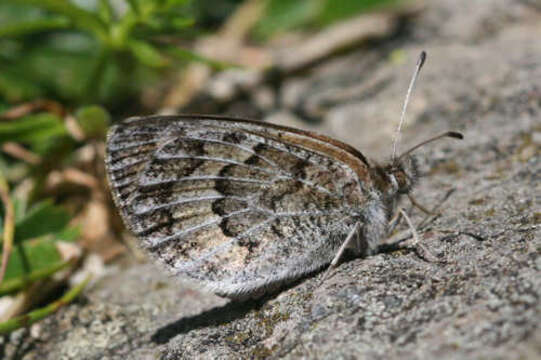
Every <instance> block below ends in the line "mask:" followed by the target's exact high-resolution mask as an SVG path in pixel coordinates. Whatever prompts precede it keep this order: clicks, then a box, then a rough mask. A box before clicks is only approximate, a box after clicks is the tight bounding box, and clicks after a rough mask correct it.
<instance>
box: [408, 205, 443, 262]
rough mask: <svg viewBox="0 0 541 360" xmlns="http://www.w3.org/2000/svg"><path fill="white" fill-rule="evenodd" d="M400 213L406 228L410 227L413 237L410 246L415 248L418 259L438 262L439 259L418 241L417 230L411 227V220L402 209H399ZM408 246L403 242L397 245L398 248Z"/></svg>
mask: <svg viewBox="0 0 541 360" xmlns="http://www.w3.org/2000/svg"><path fill="white" fill-rule="evenodd" d="M400 213H401V214H402V216H403V217H404V219H406V222H407V223H408V226H409V227H410V230H411V233H412V235H413V242H412V243H411V245H413V246H414V247H415V251H416V252H417V255H419V256H420V257H422V258H423V259H425V260H426V261H428V262H439V261H440V260H439V258H438V257H437V256H436V255H434V254H432V252H430V250H428V249H427V248H426V246H424V245H423V244H422V243H421V241H420V239H419V234H417V230H415V227H414V226H413V223H412V222H411V219H410V218H409V216H408V215H407V214H406V212H405V211H404V209H400ZM408 245H410V244H407V243H406V242H403V243H400V244H399V246H401V247H405V246H408Z"/></svg>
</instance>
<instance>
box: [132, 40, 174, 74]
mask: <svg viewBox="0 0 541 360" xmlns="http://www.w3.org/2000/svg"><path fill="white" fill-rule="evenodd" d="M128 46H129V48H130V50H131V52H132V53H133V55H134V56H135V57H136V58H137V59H138V60H139V61H140V62H141V63H143V64H145V65H147V66H150V67H156V68H158V67H164V66H166V65H167V64H168V61H167V59H166V58H165V57H164V56H162V54H160V52H159V51H158V49H156V48H155V47H153V46H152V45H150V44H149V43H147V42H144V41H138V40H131V41H130V42H129V43H128Z"/></svg>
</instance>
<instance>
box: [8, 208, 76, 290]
mask: <svg viewBox="0 0 541 360" xmlns="http://www.w3.org/2000/svg"><path fill="white" fill-rule="evenodd" d="M17 203H18V204H17ZM15 204H16V215H15V221H16V223H15V247H14V249H13V252H12V253H11V254H10V257H9V262H8V265H7V269H6V275H5V278H4V282H3V283H2V285H0V293H5V292H8V291H14V290H17V289H19V288H20V287H22V286H24V285H27V284H28V283H29V282H31V281H35V280H37V279H40V278H43V277H46V276H50V275H52V274H53V273H54V272H56V271H58V270H60V269H61V268H64V267H65V264H64V262H63V260H62V258H61V256H60V254H59V252H58V249H57V247H56V244H55V243H56V242H57V241H73V240H74V239H75V238H77V236H78V235H79V232H78V230H77V228H74V227H70V226H69V225H68V223H69V221H70V215H69V213H68V212H67V211H66V210H64V209H63V208H62V207H60V206H57V205H54V204H53V203H52V201H50V200H46V201H42V202H39V203H37V204H36V205H34V206H32V207H31V208H30V209H29V210H28V211H26V210H25V206H23V205H21V201H18V202H15ZM0 225H3V224H1V223H0ZM63 264H64V265H63Z"/></svg>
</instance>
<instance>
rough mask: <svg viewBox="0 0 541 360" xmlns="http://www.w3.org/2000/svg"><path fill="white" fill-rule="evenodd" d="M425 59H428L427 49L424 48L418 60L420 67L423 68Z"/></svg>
mask: <svg viewBox="0 0 541 360" xmlns="http://www.w3.org/2000/svg"><path fill="white" fill-rule="evenodd" d="M425 61H426V51H424V50H423V51H421V54H420V55H419V61H418V64H419V65H418V66H419V68H421V67H422V66H423V65H424V63H425Z"/></svg>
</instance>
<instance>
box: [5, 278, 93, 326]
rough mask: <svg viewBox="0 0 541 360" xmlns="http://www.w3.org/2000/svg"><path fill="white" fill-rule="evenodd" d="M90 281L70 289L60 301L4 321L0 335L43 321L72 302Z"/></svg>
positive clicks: (87, 279) (88, 279)
mask: <svg viewBox="0 0 541 360" xmlns="http://www.w3.org/2000/svg"><path fill="white" fill-rule="evenodd" d="M89 281H90V277H87V278H86V279H85V280H84V281H83V282H82V283H80V284H79V285H77V286H74V287H73V288H72V289H70V290H69V291H68V292H67V293H65V294H64V296H62V297H61V298H60V299H58V300H56V301H54V302H52V303H51V304H49V305H47V306H45V307H43V308H40V309H36V310H34V311H31V312H30V313H28V314H25V315H22V316H18V317H16V318H13V319H10V320H7V321H4V322H2V323H0V335H3V334H8V333H10V332H12V331H14V330H17V329H19V328H22V327H25V326H30V325H32V324H34V323H35V322H37V321H39V320H41V319H43V318H44V317H46V316H49V315H51V314H52V313H54V312H55V311H57V310H58V309H59V308H61V307H62V306H65V305H67V304H69V303H70V302H72V301H73V300H74V299H75V298H76V297H77V296H78V295H79V294H80V293H81V292H82V291H83V289H84V288H85V286H86V285H87V284H88V282H89Z"/></svg>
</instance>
